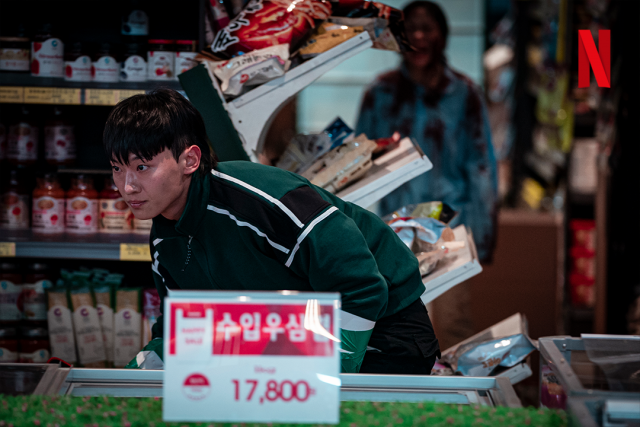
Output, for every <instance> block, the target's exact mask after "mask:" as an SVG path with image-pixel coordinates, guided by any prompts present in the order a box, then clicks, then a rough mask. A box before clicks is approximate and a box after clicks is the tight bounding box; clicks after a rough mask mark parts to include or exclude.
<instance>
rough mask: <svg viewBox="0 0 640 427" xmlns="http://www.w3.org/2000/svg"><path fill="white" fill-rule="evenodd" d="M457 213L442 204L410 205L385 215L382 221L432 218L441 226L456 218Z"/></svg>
mask: <svg viewBox="0 0 640 427" xmlns="http://www.w3.org/2000/svg"><path fill="white" fill-rule="evenodd" d="M457 215H458V212H456V211H454V210H453V209H452V208H451V206H449V205H447V204H446V203H443V202H426V203H419V204H411V205H406V206H403V207H401V208H400V209H398V210H396V211H394V212H392V213H390V214H388V215H385V216H384V217H383V220H384V221H387V223H388V222H389V221H391V220H394V219H398V218H400V219H408V218H417V217H424V218H433V219H436V220H438V221H440V222H442V223H443V224H449V223H450V222H451V221H452V220H453V219H454V218H455V217H456V216H457Z"/></svg>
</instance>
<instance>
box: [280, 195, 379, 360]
mask: <svg viewBox="0 0 640 427" xmlns="http://www.w3.org/2000/svg"><path fill="white" fill-rule="evenodd" d="M317 197H318V202H319V203H324V204H327V203H326V202H324V201H323V200H322V198H321V197H320V196H319V195H318V196H317ZM285 265H286V266H287V267H289V268H291V270H293V271H294V272H295V273H296V274H298V275H300V276H302V277H307V278H308V279H309V283H310V285H311V287H312V288H313V289H314V290H315V291H318V292H340V293H341V294H342V311H341V321H340V323H341V325H340V326H341V341H342V344H341V360H342V372H352V373H355V372H358V371H359V369H360V365H361V364H362V359H363V358H364V354H365V351H366V349H367V344H368V342H369V338H370V337H371V333H372V332H373V327H374V326H375V322H376V320H378V319H379V318H380V317H381V316H382V315H383V314H384V312H385V310H386V307H387V300H388V290H387V283H386V281H385V279H384V277H382V275H381V274H380V272H379V271H378V266H377V264H376V261H375V259H374V257H373V254H372V253H371V251H370V250H369V248H368V246H367V242H366V240H365V238H364V236H363V235H362V233H361V232H360V230H359V229H358V227H357V225H356V224H355V223H354V222H353V220H352V219H351V218H349V217H348V216H346V215H345V214H343V213H342V212H341V211H340V210H338V209H337V208H336V207H335V206H333V205H330V206H327V207H326V208H325V209H324V210H323V211H322V212H320V213H319V214H318V215H316V216H315V218H313V219H312V220H311V221H308V222H307V223H306V224H305V227H304V228H303V229H302V230H301V232H300V234H299V235H298V238H297V242H296V246H295V247H294V248H293V250H292V251H291V252H290V254H289V257H288V259H287V261H286V264H285Z"/></svg>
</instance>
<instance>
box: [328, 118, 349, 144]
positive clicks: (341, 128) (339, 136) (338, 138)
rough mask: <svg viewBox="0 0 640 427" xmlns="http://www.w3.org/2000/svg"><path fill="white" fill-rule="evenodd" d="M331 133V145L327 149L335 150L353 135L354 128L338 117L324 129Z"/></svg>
mask: <svg viewBox="0 0 640 427" xmlns="http://www.w3.org/2000/svg"><path fill="white" fill-rule="evenodd" d="M322 132H324V133H326V134H327V135H329V137H330V138H331V147H330V148H328V149H327V151H329V150H333V149H334V148H336V147H338V146H340V145H342V144H344V143H345V142H346V141H348V140H349V139H350V138H352V136H353V129H351V128H350V127H349V125H347V124H346V123H345V122H344V121H343V120H342V119H341V118H340V117H336V118H335V120H334V121H333V122H331V124H330V125H329V126H327V127H326V128H324V130H323V131H322Z"/></svg>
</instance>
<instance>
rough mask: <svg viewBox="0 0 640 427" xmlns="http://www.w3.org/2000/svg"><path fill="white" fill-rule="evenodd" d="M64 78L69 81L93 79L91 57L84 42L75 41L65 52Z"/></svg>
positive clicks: (88, 80)
mask: <svg viewBox="0 0 640 427" xmlns="http://www.w3.org/2000/svg"><path fill="white" fill-rule="evenodd" d="M64 79H65V80H66V81H69V82H90V81H91V57H89V55H87V53H86V51H85V46H84V45H83V44H82V42H74V43H72V44H71V48H70V49H67V50H66V51H65V52H64Z"/></svg>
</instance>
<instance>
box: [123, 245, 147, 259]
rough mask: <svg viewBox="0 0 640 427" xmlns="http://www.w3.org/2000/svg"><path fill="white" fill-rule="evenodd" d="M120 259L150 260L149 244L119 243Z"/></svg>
mask: <svg viewBox="0 0 640 427" xmlns="http://www.w3.org/2000/svg"><path fill="white" fill-rule="evenodd" d="M120 261H151V251H150V250H149V245H148V244H145V243H120Z"/></svg>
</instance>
